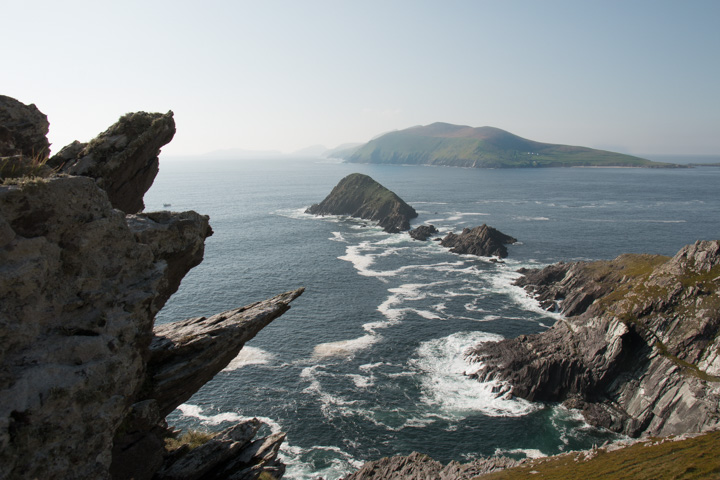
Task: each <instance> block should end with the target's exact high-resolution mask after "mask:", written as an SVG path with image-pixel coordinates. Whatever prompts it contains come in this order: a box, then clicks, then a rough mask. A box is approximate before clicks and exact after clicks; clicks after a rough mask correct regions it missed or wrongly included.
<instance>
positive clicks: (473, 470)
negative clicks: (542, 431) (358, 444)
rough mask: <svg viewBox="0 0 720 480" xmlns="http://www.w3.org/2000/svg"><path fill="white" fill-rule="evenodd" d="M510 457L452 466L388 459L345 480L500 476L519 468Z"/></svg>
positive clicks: (419, 457)
mask: <svg viewBox="0 0 720 480" xmlns="http://www.w3.org/2000/svg"><path fill="white" fill-rule="evenodd" d="M520 463H521V462H519V461H517V460H513V459H512V458H507V457H486V458H479V459H477V460H474V461H472V462H469V463H459V462H450V463H449V464H447V465H443V464H442V463H440V462H438V461H436V460H433V459H432V458H430V457H429V456H427V455H424V454H422V453H417V452H413V453H411V454H410V455H408V456H400V455H398V456H395V457H385V458H381V459H380V460H376V461H373V462H368V463H366V464H365V465H363V466H362V468H361V469H360V470H358V471H357V472H355V473H353V474H351V475H348V476H347V477H345V480H410V479H413V480H414V479H418V480H419V479H428V480H470V479H471V478H475V477H477V476H478V475H484V474H486V473H491V472H496V471H499V470H504V469H506V468H511V467H514V466H517V465H519V464H520Z"/></svg>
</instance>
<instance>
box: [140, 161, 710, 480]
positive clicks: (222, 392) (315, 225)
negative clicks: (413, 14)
mask: <svg viewBox="0 0 720 480" xmlns="http://www.w3.org/2000/svg"><path fill="white" fill-rule="evenodd" d="M353 172H361V173H365V174H368V175H370V176H371V177H373V178H374V179H375V180H377V181H378V182H380V183H381V184H383V185H384V186H386V187H387V188H389V189H391V190H392V191H394V192H395V193H397V194H398V195H399V196H400V197H401V198H403V199H404V200H405V201H406V202H408V203H409V204H410V205H412V206H413V207H414V208H415V209H416V210H417V211H418V212H419V214H420V216H419V217H418V218H417V219H415V220H414V222H413V224H414V225H419V224H423V223H432V224H434V225H435V226H436V227H437V228H438V229H439V230H440V231H441V234H442V235H444V234H445V233H447V232H450V231H454V232H459V231H460V230H462V228H463V227H472V226H476V225H481V224H483V223H487V224H488V225H491V226H493V227H495V228H497V229H499V230H500V231H502V232H504V233H506V234H508V235H512V236H514V237H516V238H517V239H519V241H520V242H519V243H517V244H515V245H512V246H510V247H509V258H508V259H507V260H506V261H505V263H492V262H490V261H488V260H487V259H482V258H478V257H471V256H459V255H455V254H451V253H449V252H448V251H447V250H446V249H444V248H443V247H441V246H439V245H438V243H437V242H434V241H432V240H429V241H427V242H418V241H413V240H412V239H411V238H410V237H409V236H408V234H407V233H402V234H388V233H385V232H383V231H382V230H381V229H380V228H378V227H376V226H374V225H373V224H372V223H369V222H366V221H363V220H357V219H351V218H342V217H313V216H310V215H306V214H305V213H303V212H304V210H305V209H306V208H307V207H308V206H310V205H311V204H313V203H318V202H320V201H321V200H322V199H323V198H325V196H326V195H327V194H328V193H329V192H330V190H331V189H332V187H333V186H335V185H336V184H337V183H338V182H339V181H340V180H341V179H342V178H343V177H344V176H346V175H348V174H350V173H353ZM719 185H720V168H718V167H698V168H688V169H627V168H571V169H554V168H549V169H515V170H511V169H509V170H500V169H498V170H492V169H491V170H479V169H458V168H448V167H415V166H380V165H375V166H373V165H354V164H344V163H339V162H336V161H333V160H324V159H317V158H308V159H277V160H267V159H265V160H258V161H249V160H242V161H240V160H238V161H230V160H227V161H219V160H213V161H210V160H203V159H202V158H197V159H186V160H162V159H161V168H160V174H159V175H158V177H157V179H156V180H155V184H154V185H153V187H152V189H151V190H150V191H149V192H148V194H147V195H146V197H145V201H146V204H147V210H149V211H150V210H163V209H171V210H174V211H183V210H196V211H198V212H200V213H203V214H208V215H210V221H211V224H212V227H213V229H214V231H215V234H214V235H213V236H212V237H211V238H209V239H208V241H207V244H206V251H205V260H204V262H203V263H202V264H201V265H200V266H198V267H196V268H195V269H194V270H192V271H191V272H190V273H189V274H188V275H187V277H186V278H185V279H184V280H183V283H182V285H181V287H180V290H179V291H178V292H177V293H176V294H175V295H174V296H173V297H172V298H171V300H170V301H169V302H168V304H167V305H166V307H165V308H164V309H163V311H162V312H161V313H160V315H159V317H158V322H161V323H163V322H169V321H174V320H181V319H185V318H189V317H193V316H201V315H205V316H209V315H211V314H214V313H218V312H221V311H224V310H228V309H231V308H236V307H239V306H242V305H246V304H248V303H251V302H255V301H258V300H263V299H266V298H268V297H271V296H273V295H275V294H278V293H281V292H285V291H287V290H291V289H295V288H298V287H301V286H302V287H305V288H306V291H305V293H304V294H303V295H302V296H301V297H300V298H298V299H297V300H296V301H295V302H294V303H293V304H292V308H291V309H290V311H289V312H288V313H286V314H285V315H283V316H282V317H280V318H279V319H278V320H276V321H275V322H273V323H272V324H271V325H270V326H268V327H267V328H265V329H264V330H263V331H262V332H260V334H259V335H258V336H257V337H256V338H255V339H253V340H252V341H250V342H249V343H248V344H247V345H246V347H245V348H244V349H243V350H242V351H241V353H240V355H239V356H238V358H236V359H235V360H234V361H233V362H232V363H231V364H230V365H229V366H228V368H226V369H225V370H224V371H222V372H221V373H219V374H218V375H217V376H216V377H215V379H214V380H213V381H211V382H210V383H209V384H207V385H206V386H205V387H204V388H203V389H202V390H200V391H199V392H198V393H197V394H196V395H195V396H194V397H193V398H192V399H190V400H189V401H188V402H187V403H186V404H184V405H181V406H180V408H179V409H178V410H176V411H175V412H174V413H173V414H171V416H170V417H169V421H170V423H171V424H175V425H176V426H178V427H180V428H184V429H187V428H192V429H203V430H211V431H215V430H220V429H223V428H225V427H227V426H229V425H230V422H235V421H237V420H239V419H243V418H248V417H258V418H260V419H262V420H264V421H265V422H266V423H267V425H268V426H267V427H266V430H267V432H270V431H284V432H287V434H288V436H287V442H286V444H285V447H284V448H283V450H282V452H281V455H282V457H283V459H284V461H285V462H286V463H287V464H288V466H289V468H288V473H287V474H286V478H291V479H306V478H307V479H309V478H316V477H317V476H322V477H324V478H326V479H335V478H339V477H340V476H342V475H344V474H346V473H348V472H350V471H352V470H353V469H355V468H357V467H359V466H360V465H361V464H362V463H363V462H365V461H367V460H373V459H378V458H380V457H383V456H389V455H396V454H409V453H411V452H412V451H419V452H423V453H426V454H429V455H430V456H432V457H433V458H435V459H437V460H440V461H443V462H448V461H450V460H459V461H468V460H471V459H473V458H475V457H477V456H480V455H493V454H505V455H510V456H514V457H517V458H521V457H524V456H542V455H552V454H556V453H559V452H563V451H569V450H576V449H583V448H588V447H591V446H593V445H599V444H602V443H604V442H605V441H607V440H611V439H614V438H616V437H615V436H614V435H613V434H611V433H609V432H605V431H602V430H598V429H594V428H591V427H589V426H588V425H586V424H585V423H584V422H583V421H582V419H581V417H580V416H579V415H578V414H577V412H573V411H569V410H567V409H564V408H563V407H560V406H558V405H548V404H535V403H530V402H526V401H523V400H519V399H513V398H507V397H497V396H496V395H494V394H493V393H492V391H493V386H494V385H492V384H483V383H479V382H477V381H475V380H471V379H469V378H468V377H467V376H466V375H465V373H467V372H470V371H472V368H473V366H472V365H469V364H466V363H465V361H464V360H463V351H464V350H465V349H466V348H467V347H469V346H471V345H473V344H475V343H477V342H479V341H486V340H498V339H501V338H506V337H514V336H517V335H519V334H528V333H536V332H541V331H543V330H545V329H547V328H548V327H549V326H551V325H552V324H553V323H554V322H555V321H556V319H557V317H556V316H555V315H554V314H548V313H546V312H544V311H542V310H541V309H540V308H538V306H537V304H536V303H535V302H534V301H533V300H532V299H530V298H528V297H527V296H526V295H525V293H524V292H523V291H522V290H521V289H519V288H517V287H514V286H513V285H512V283H513V280H514V279H515V278H517V276H518V274H517V273H515V271H516V270H517V269H518V268H520V267H542V266H544V265H547V264H550V263H554V262H557V261H573V260H596V259H610V258H614V257H615V256H617V255H619V254H622V253H628V252H638V253H641V252H642V253H658V254H664V255H673V254H674V253H675V252H677V250H678V249H680V248H681V247H682V246H684V245H686V244H688V243H693V242H695V241H696V240H698V239H718V238H720V191H719V187H718V186H719ZM164 204H171V206H169V207H164Z"/></svg>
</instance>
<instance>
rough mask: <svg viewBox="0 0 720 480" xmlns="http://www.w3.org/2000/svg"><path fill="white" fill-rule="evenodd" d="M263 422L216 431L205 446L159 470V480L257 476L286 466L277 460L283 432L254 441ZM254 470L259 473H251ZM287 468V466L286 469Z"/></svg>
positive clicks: (207, 479)
mask: <svg viewBox="0 0 720 480" xmlns="http://www.w3.org/2000/svg"><path fill="white" fill-rule="evenodd" d="M261 425H262V423H261V422H260V421H259V420H258V419H257V418H253V419H251V420H247V421H245V422H241V423H238V424H236V425H234V426H232V427H229V428H227V429H225V430H223V431H222V432H220V433H218V434H216V435H215V436H214V437H213V438H212V439H210V440H209V441H208V442H206V443H204V444H203V445H201V446H199V447H197V448H195V449H193V450H190V451H189V452H187V453H185V454H184V455H181V456H179V457H178V458H174V459H173V461H172V462H171V463H169V464H166V465H165V466H164V467H163V468H162V469H161V470H160V471H158V472H157V474H156V478H157V479H158V480H195V479H200V478H202V479H204V480H213V479H217V480H224V479H228V478H237V479H244V478H248V479H254V478H257V476H259V474H260V473H261V472H262V471H263V470H264V469H265V468H271V469H273V470H275V471H277V470H279V469H283V467H282V465H281V464H279V463H277V462H276V459H277V454H278V451H279V448H280V445H281V444H282V442H283V440H284V439H285V435H284V434H282V433H279V434H273V435H270V436H268V437H263V438H260V439H258V440H255V441H253V437H255V435H256V434H257V432H258V430H259V428H260V426H261ZM249 470H252V471H253V472H254V473H255V475H248V473H249V472H248V471H249ZM283 471H284V469H283Z"/></svg>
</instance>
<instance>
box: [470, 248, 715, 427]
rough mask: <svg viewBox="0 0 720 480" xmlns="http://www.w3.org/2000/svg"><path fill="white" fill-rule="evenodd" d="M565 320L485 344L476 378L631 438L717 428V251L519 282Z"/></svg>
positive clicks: (625, 259) (530, 276)
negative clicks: (580, 413)
mask: <svg viewBox="0 0 720 480" xmlns="http://www.w3.org/2000/svg"><path fill="white" fill-rule="evenodd" d="M519 284H520V285H524V286H525V287H526V288H527V289H528V290H529V291H530V292H532V293H533V294H535V295H537V296H538V297H539V298H540V299H541V300H542V301H543V302H545V304H546V306H547V307H549V308H553V307H555V308H557V309H558V310H560V311H561V312H565V313H566V314H567V315H568V316H567V317H566V318H563V319H561V320H559V321H558V322H557V323H556V324H555V325H554V326H553V327H552V328H550V329H549V330H547V331H546V332H543V333H540V334H536V335H521V336H519V337H517V338H514V339H507V340H503V341H500V342H495V343H490V342H488V343H482V344H480V345H477V346H476V347H475V348H474V349H472V350H471V351H469V352H468V358H469V359H470V360H471V361H473V362H478V363H479V368H478V370H477V373H476V374H475V376H476V377H477V378H478V379H479V380H481V381H488V380H495V381H498V382H500V383H501V384H503V385H505V387H504V388H505V389H506V391H507V390H509V391H511V392H512V394H514V395H517V396H519V397H522V398H526V399H528V400H535V401H550V402H566V404H567V405H568V406H569V407H573V408H578V409H580V410H582V411H583V414H584V415H585V417H586V419H587V420H588V422H590V423H591V424H594V425H598V426H602V427H606V428H609V429H612V430H615V431H618V432H623V433H625V434H628V435H631V436H638V435H641V434H645V435H672V434H681V433H691V432H700V431H704V430H708V429H711V428H717V427H718V426H720V375H719V374H720V354H719V352H720V242H718V241H711V242H706V241H703V242H697V243H695V244H694V245H688V246H686V247H684V248H683V249H681V250H680V251H679V252H678V253H677V254H676V255H675V256H674V257H672V258H667V257H662V256H651V255H623V256H620V257H618V258H616V259H615V260H612V261H601V262H579V263H571V264H563V265H554V266H550V267H547V268H546V269H544V270H541V271H533V272H526V276H525V278H523V279H521V280H520V281H519Z"/></svg>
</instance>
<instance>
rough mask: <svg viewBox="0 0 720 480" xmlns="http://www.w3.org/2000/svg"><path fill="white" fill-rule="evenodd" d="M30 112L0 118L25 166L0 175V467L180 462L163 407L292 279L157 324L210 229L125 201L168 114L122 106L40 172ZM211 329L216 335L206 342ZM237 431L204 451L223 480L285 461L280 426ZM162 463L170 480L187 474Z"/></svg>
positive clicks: (181, 395)
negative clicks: (120, 113) (253, 298)
mask: <svg viewBox="0 0 720 480" xmlns="http://www.w3.org/2000/svg"><path fill="white" fill-rule="evenodd" d="M2 108H3V107H2V105H0V110H2ZM36 110H37V109H35V108H34V106H30V107H28V108H26V109H25V111H26V112H28V114H27V115H26V116H25V117H24V119H20V120H17V119H16V118H15V117H13V119H14V120H13V121H16V123H17V125H24V124H25V123H28V124H34V125H35V126H34V127H27V128H23V129H20V128H15V127H14V126H13V125H15V124H10V125H9V126H6V125H3V128H4V130H2V131H3V132H8V131H10V132H13V133H12V137H11V141H9V142H8V141H4V140H3V139H5V138H9V137H8V136H7V135H5V136H4V137H2V139H0V151H3V152H7V151H11V152H12V153H13V154H14V155H15V156H14V157H12V158H13V159H16V160H17V165H23V166H27V167H28V168H27V169H24V170H21V171H20V170H4V171H3V172H2V173H3V177H4V179H5V183H4V184H3V185H0V295H1V298H0V344H1V345H2V349H0V478H8V479H14V478H68V479H72V478H78V479H80V478H83V479H84V478H98V479H106V478H110V477H111V476H112V478H116V479H121V478H135V479H141V478H148V479H149V478H151V477H152V476H153V475H154V474H155V473H156V472H158V471H160V470H161V469H163V471H166V470H167V471H169V472H177V471H180V470H179V465H182V463H180V464H177V462H180V461H181V460H182V459H183V458H187V459H192V458H195V457H192V456H190V457H185V455H189V453H188V450H187V449H180V451H175V452H172V453H171V452H167V451H166V449H165V446H164V437H166V436H168V435H172V434H173V431H172V429H169V428H168V427H167V425H166V424H165V420H164V416H165V414H166V413H167V412H168V409H171V408H174V406H176V405H178V404H179V403H181V402H182V401H184V399H187V397H188V396H189V395H191V394H192V393H193V392H194V391H195V390H197V389H198V388H200V386H201V385H202V384H203V382H205V381H207V380H208V379H209V378H212V375H214V374H215V373H216V372H217V371H218V370H219V369H222V368H223V367H224V366H225V365H224V364H223V362H226V363H227V362H229V361H230V360H231V359H232V358H233V356H234V354H236V353H237V351H238V350H239V349H240V348H241V347H242V345H243V344H244V343H245V342H246V341H247V340H249V339H250V338H252V337H253V336H254V335H255V333H257V331H258V330H259V329H260V328H262V327H263V326H264V325H266V324H267V323H269V322H270V321H272V320H273V319H274V318H277V317H278V316H279V315H281V314H282V313H283V312H285V311H286V310H287V309H288V308H289V307H288V303H289V302H290V301H292V300H293V299H294V298H296V297H297V296H298V295H299V294H300V293H302V290H297V291H295V292H289V293H287V294H283V295H280V296H278V297H275V298H273V299H270V300H268V301H265V302H258V303H255V304H252V305H249V306H248V307H244V308H241V309H237V310H232V311H230V312H226V313H225V314H221V315H217V316H214V317H210V318H208V319H204V318H203V319H193V320H190V321H186V322H183V323H180V324H178V325H177V326H175V325H173V324H170V325H164V326H162V327H158V328H157V329H156V330H154V327H153V322H154V317H155V314H156V313H157V312H158V311H159V310H160V309H161V308H162V307H163V305H164V304H165V302H166V301H167V300H168V298H169V297H170V296H171V295H172V294H173V293H174V292H175V291H176V290H177V288H178V286H179V285H180V281H181V280H182V278H183V276H184V275H185V274H186V273H187V272H188V271H189V270H190V269H191V268H193V267H194V266H196V265H197V264H198V263H200V261H202V258H203V254H204V242H205V239H206V238H207V237H208V236H210V235H211V234H212V229H211V228H210V226H209V219H208V217H207V216H205V215H200V214H197V213H195V212H182V213H171V212H155V213H137V211H138V210H139V209H141V208H142V195H143V194H144V192H145V190H147V188H148V187H149V186H150V185H151V184H152V181H153V179H154V177H155V174H156V173H157V153H158V148H159V145H162V144H164V143H166V142H167V139H168V138H167V137H168V135H170V137H171V134H170V133H169V131H170V130H172V131H173V132H174V124H172V125H171V123H172V115H171V114H169V116H167V115H161V114H145V113H142V112H141V113H139V114H129V115H126V116H125V117H123V118H122V119H121V120H120V122H119V123H118V124H117V125H115V126H113V127H111V128H110V129H108V131H106V132H105V133H104V134H101V135H100V137H99V138H98V139H96V140H93V141H92V142H90V143H89V144H88V145H87V146H85V147H83V148H82V150H81V151H82V152H85V153H80V154H78V155H74V156H68V157H67V158H73V159H75V161H73V162H70V163H62V164H57V165H54V166H53V167H52V169H46V168H35V167H36V166H37V159H36V158H35V157H33V158H27V157H26V154H27V151H26V149H24V147H23V148H20V149H19V150H18V147H17V146H18V145H30V144H36V143H37V142H36V139H35V137H36V136H37V135H36V132H38V131H47V120H46V119H45V117H44V115H42V114H40V115H37V114H36V113H37V112H36ZM14 111H16V112H17V111H20V112H21V111H23V110H22V109H16V110H14ZM6 117H7V115H5V113H4V112H2V111H0V120H1V119H4V118H6ZM170 126H172V128H171V129H170ZM0 130H1V129H0ZM27 132H29V133H27ZM23 135H28V138H23ZM3 142H4V143H3ZM40 144H42V142H40ZM18 152H19V154H18ZM30 152H31V153H32V154H33V155H35V154H36V153H37V150H36V147H31V148H30ZM58 158H59V157H58ZM63 158H65V157H63ZM0 161H2V164H3V165H7V163H6V162H4V159H0ZM81 166H82V168H81ZM40 167H45V165H40ZM85 167H87V170H83V169H84V168H85ZM73 168H78V169H80V170H77V171H72V169H73ZM58 170H62V171H64V172H66V173H65V174H63V175H59V176H58V175H55V174H54V172H57V171H58ZM27 172H32V173H33V174H35V173H42V177H43V178H39V177H29V176H27V175H25V173H27ZM69 173H73V174H84V173H87V174H88V175H89V176H85V175H68V174H69ZM104 188H108V189H109V190H110V191H106V190H104ZM119 208H120V209H124V210H125V212H132V214H126V213H125V212H123V211H121V210H120V209H119ZM218 335H221V336H222V339H223V341H222V342H217V341H213V338H215V337H217V336H218ZM173 368H175V369H182V370H183V371H182V372H180V373H178V372H172V371H171V370H172V369H173ZM173 382H175V383H174V384H173ZM178 382H182V383H183V385H182V387H181V388H178V387H177V383H178ZM173 385H175V387H173ZM238 428H239V430H243V431H252V432H253V435H254V434H255V432H256V431H257V429H256V428H255V427H253V428H250V427H248V426H247V425H246V426H245V427H238ZM239 430H232V429H231V430H230V431H228V432H224V433H222V434H221V435H219V436H218V437H217V439H215V440H216V441H214V442H213V443H212V445H214V447H213V449H212V452H214V454H213V455H210V453H211V452H209V451H208V449H205V455H204V456H203V459H204V460H203V461H204V462H208V464H211V465H212V469H218V470H217V471H222V472H224V473H223V475H225V476H226V477H227V476H229V475H230V474H233V475H234V474H238V475H239V476H238V478H248V479H249V478H257V477H258V476H259V475H260V474H261V473H262V472H264V471H265V472H268V473H281V471H282V466H281V465H280V464H278V462H276V460H275V455H276V453H277V448H279V444H280V442H281V441H282V435H281V434H278V435H274V436H271V437H267V438H266V439H259V440H255V441H252V436H250V440H247V441H246V440H242V441H241V440H239V439H238V438H239V436H238V435H239V434H238V433H237V432H238V431H239ZM243 438H244V437H243ZM195 455H197V454H195ZM241 460H242V461H241ZM182 461H184V462H186V463H187V462H188V461H189V460H182ZM190 463H192V462H190ZM175 464H177V465H178V467H175V466H174V465H175ZM171 465H172V466H173V469H170V467H171ZM185 471H186V472H189V470H185ZM213 471H215V470H213ZM241 472H246V473H243V474H242V475H241ZM173 475H174V474H173ZM173 475H170V474H168V475H166V478H197V477H193V476H192V475H191V474H189V473H188V474H187V475H186V476H180V477H178V476H173ZM243 475H244V476H243Z"/></svg>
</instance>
